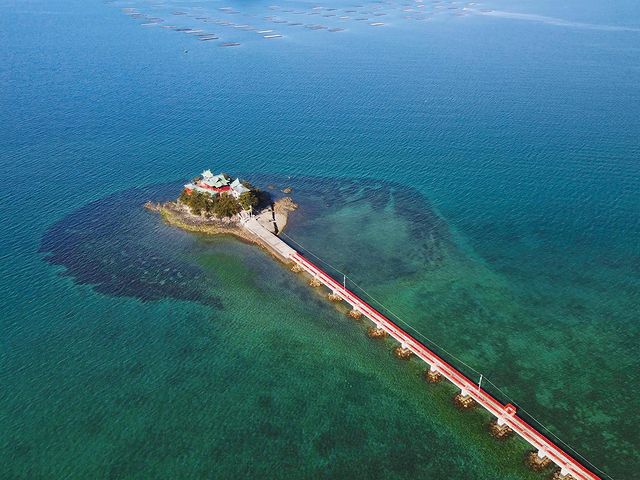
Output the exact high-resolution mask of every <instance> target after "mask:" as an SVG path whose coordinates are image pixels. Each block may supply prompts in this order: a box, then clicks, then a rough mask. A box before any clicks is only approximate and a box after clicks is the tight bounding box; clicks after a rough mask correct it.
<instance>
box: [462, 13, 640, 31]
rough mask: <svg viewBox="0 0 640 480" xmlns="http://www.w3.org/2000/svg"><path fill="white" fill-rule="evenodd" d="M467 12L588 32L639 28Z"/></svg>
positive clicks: (542, 16) (533, 16)
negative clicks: (581, 29)
mask: <svg viewBox="0 0 640 480" xmlns="http://www.w3.org/2000/svg"><path fill="white" fill-rule="evenodd" d="M469 11H473V12H474V13H477V14H478V15H485V16H489V17H498V18H508V19H512V20H524V21H529V22H538V23H545V24H547V25H554V26H556V27H570V28H585V29H589V30H602V31H608V32H640V28H634V27H622V26H618V25H598V24H595V23H582V22H572V21H570V20H563V19H561V18H554V17H545V16H544V15H534V14H531V13H517V12H502V11H499V10H491V11H486V12H483V11H480V10H470V9H469Z"/></svg>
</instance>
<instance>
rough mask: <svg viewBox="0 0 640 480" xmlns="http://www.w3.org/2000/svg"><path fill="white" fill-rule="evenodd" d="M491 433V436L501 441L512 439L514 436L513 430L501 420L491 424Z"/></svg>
mask: <svg viewBox="0 0 640 480" xmlns="http://www.w3.org/2000/svg"><path fill="white" fill-rule="evenodd" d="M500 422H502V423H500ZM489 431H490V432H491V435H493V436H494V437H495V438H497V439H499V440H502V439H505V438H507V437H510V436H511V435H512V434H513V430H512V429H511V428H509V426H508V425H506V424H505V422H504V420H502V419H500V418H498V419H497V420H493V421H492V422H491V423H489Z"/></svg>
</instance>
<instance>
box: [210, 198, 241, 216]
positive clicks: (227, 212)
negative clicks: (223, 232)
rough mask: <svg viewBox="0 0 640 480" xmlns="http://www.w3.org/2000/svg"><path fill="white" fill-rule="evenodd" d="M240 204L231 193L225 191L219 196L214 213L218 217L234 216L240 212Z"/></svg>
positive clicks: (214, 206)
mask: <svg viewBox="0 0 640 480" xmlns="http://www.w3.org/2000/svg"><path fill="white" fill-rule="evenodd" d="M240 209H241V207H240V204H239V203H238V201H237V200H236V199H235V198H233V197H232V196H231V195H228V194H226V193H223V194H222V195H220V196H218V199H217V201H216V202H215V204H214V205H213V213H214V214H215V215H216V217H233V216H234V215H237V214H238V213H240Z"/></svg>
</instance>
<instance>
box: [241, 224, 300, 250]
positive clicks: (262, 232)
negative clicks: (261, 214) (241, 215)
mask: <svg viewBox="0 0 640 480" xmlns="http://www.w3.org/2000/svg"><path fill="white" fill-rule="evenodd" d="M242 226H243V227H244V228H246V229H247V230H249V231H250V232H251V233H252V234H254V235H255V236H256V237H258V238H259V239H260V240H262V241H263V242H264V243H266V244H267V245H268V246H269V247H270V248H271V250H272V251H273V252H274V253H276V254H278V255H279V256H280V257H282V258H283V259H284V260H289V259H290V258H291V256H292V255H293V254H294V253H296V251H295V250H294V249H293V248H291V247H290V246H289V245H287V244H286V243H284V242H283V241H282V240H281V239H280V238H278V237H277V236H276V235H274V234H273V233H271V232H270V231H269V230H267V229H266V228H265V227H263V226H262V225H261V224H260V223H259V222H258V220H256V218H255V217H251V218H249V219H247V220H245V221H243V222H242Z"/></svg>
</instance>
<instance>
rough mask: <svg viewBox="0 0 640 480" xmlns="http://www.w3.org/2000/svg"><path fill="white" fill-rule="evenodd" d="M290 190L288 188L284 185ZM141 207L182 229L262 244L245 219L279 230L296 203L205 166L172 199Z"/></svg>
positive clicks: (148, 203) (275, 230) (270, 229)
mask: <svg viewBox="0 0 640 480" xmlns="http://www.w3.org/2000/svg"><path fill="white" fill-rule="evenodd" d="M285 190H287V191H288V192H291V189H290V188H288V189H285ZM145 207H146V208H147V209H149V210H153V211H157V212H159V213H160V214H161V215H162V218H163V219H164V220H165V221H166V222H167V223H169V224H171V225H174V226H177V227H180V228H182V229H184V230H188V231H192V232H199V233H205V234H230V235H234V236H236V237H239V238H241V239H243V240H246V241H250V242H253V243H257V244H262V242H261V241H260V239H258V238H255V235H252V234H251V232H250V230H248V229H246V228H243V225H244V224H245V223H246V222H248V221H252V222H258V223H259V224H260V225H261V226H262V227H264V228H266V229H267V230H269V231H270V232H272V233H275V234H277V233H279V232H280V231H281V230H282V229H283V228H284V227H285V225H286V223H287V218H288V215H289V213H290V212H291V211H293V210H295V209H296V208H297V207H298V206H297V205H296V204H295V203H294V202H293V200H292V199H291V197H288V196H286V197H281V198H278V199H276V200H274V199H273V198H272V195H271V193H270V192H267V191H263V190H260V189H259V188H257V187H255V186H254V185H252V184H251V183H249V182H247V181H244V180H241V179H239V178H236V179H233V178H232V177H231V176H230V175H227V174H225V173H220V174H218V175H214V174H213V173H211V171H210V170H206V171H204V172H203V173H202V175H199V176H197V177H195V178H194V179H193V180H192V181H191V182H189V183H187V184H186V185H185V186H184V188H183V190H182V192H181V193H180V195H179V196H178V198H177V199H176V200H173V201H169V202H164V203H152V202H147V203H146V204H145Z"/></svg>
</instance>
